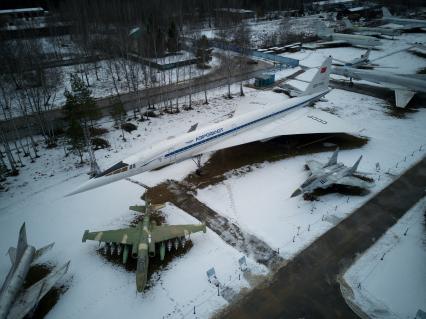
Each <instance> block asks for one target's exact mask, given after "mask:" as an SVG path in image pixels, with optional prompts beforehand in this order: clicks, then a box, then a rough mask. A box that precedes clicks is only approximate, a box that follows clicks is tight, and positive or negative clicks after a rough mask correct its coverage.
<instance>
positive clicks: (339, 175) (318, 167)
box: [291, 149, 373, 197]
mask: <svg viewBox="0 0 426 319" xmlns="http://www.w3.org/2000/svg"><path fill="white" fill-rule="evenodd" d="M338 153H339V149H337V150H336V151H335V152H334V153H333V155H332V156H331V158H330V160H329V161H328V162H327V163H326V164H324V163H320V162H318V161H315V160H310V161H307V162H306V167H307V168H308V169H309V170H310V176H309V178H308V179H307V180H306V181H305V182H303V184H302V185H301V186H300V187H299V188H298V189H296V190H295V191H294V193H293V194H292V195H291V197H295V196H298V195H300V194H303V193H312V192H313V191H315V190H316V189H318V188H322V189H326V188H328V187H330V186H332V185H342V186H349V187H354V188H369V187H371V186H372V185H373V184H370V183H368V182H366V181H364V180H362V179H360V178H358V177H355V176H354V174H355V173H356V170H357V168H358V165H359V162H360V161H361V159H362V156H360V157H359V159H358V160H357V161H356V162H355V164H354V165H353V166H352V167H348V166H345V165H344V164H343V163H338V162H337V155H338ZM357 175H359V174H357Z"/></svg>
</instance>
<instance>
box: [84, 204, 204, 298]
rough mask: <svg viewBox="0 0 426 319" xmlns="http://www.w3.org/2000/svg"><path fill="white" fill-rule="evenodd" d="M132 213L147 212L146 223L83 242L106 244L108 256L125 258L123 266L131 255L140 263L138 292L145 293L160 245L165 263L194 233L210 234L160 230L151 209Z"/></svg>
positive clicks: (184, 228)
mask: <svg viewBox="0 0 426 319" xmlns="http://www.w3.org/2000/svg"><path fill="white" fill-rule="evenodd" d="M130 209H131V210H134V211H137V212H144V213H145V214H144V218H143V221H142V222H140V223H138V225H137V226H136V227H129V228H124V229H116V230H106V231H97V232H89V231H88V230H86V231H85V232H84V234H83V239H82V241H83V242H86V240H95V241H98V242H99V243H101V242H103V243H104V247H103V250H104V252H105V253H108V252H109V253H111V254H114V253H117V254H118V255H121V254H122V258H123V259H122V260H123V264H125V263H126V262H127V260H128V257H129V254H130V256H131V257H132V258H135V259H137V264H136V289H137V291H138V292H142V291H143V290H144V288H145V285H146V281H147V274H148V264H149V257H154V256H155V253H156V251H155V244H157V243H160V259H161V260H163V259H164V256H165V254H166V246H167V250H168V251H170V250H171V249H172V246H174V247H175V249H178V247H179V244H180V245H182V246H184V245H185V243H186V240H187V239H188V237H189V236H190V234H192V233H196V232H199V231H203V232H204V233H205V232H206V225H205V224H199V225H161V226H157V225H156V223H155V222H154V221H151V220H150V216H149V213H150V209H151V208H150V206H149V204H148V205H147V206H130Z"/></svg>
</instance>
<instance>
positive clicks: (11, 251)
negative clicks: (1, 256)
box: [7, 247, 16, 265]
mask: <svg viewBox="0 0 426 319" xmlns="http://www.w3.org/2000/svg"><path fill="white" fill-rule="evenodd" d="M7 253H8V254H9V258H10V262H11V263H12V265H13V264H14V263H15V260H16V248H15V247H9V250H8V251H7Z"/></svg>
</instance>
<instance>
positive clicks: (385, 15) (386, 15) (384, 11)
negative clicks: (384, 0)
mask: <svg viewBox="0 0 426 319" xmlns="http://www.w3.org/2000/svg"><path fill="white" fill-rule="evenodd" d="M382 13H383V17H392V14H391V13H390V11H389V9H388V8H386V7H382Z"/></svg>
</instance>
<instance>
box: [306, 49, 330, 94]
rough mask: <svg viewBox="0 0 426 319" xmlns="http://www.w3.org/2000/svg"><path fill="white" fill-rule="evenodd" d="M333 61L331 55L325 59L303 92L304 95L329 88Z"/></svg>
mask: <svg viewBox="0 0 426 319" xmlns="http://www.w3.org/2000/svg"><path fill="white" fill-rule="evenodd" d="M331 61H332V57H331V56H329V57H328V58H327V59H325V61H324V62H323V63H322V65H321V66H320V68H319V70H318V71H317V73H316V74H315V75H314V78H313V79H312V81H311V83H309V85H308V87H307V88H306V90H305V91H304V92H303V93H302V94H301V95H302V96H303V95H310V94H314V93H318V92H321V91H325V90H327V89H328V83H329V81H330V71H331Z"/></svg>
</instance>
